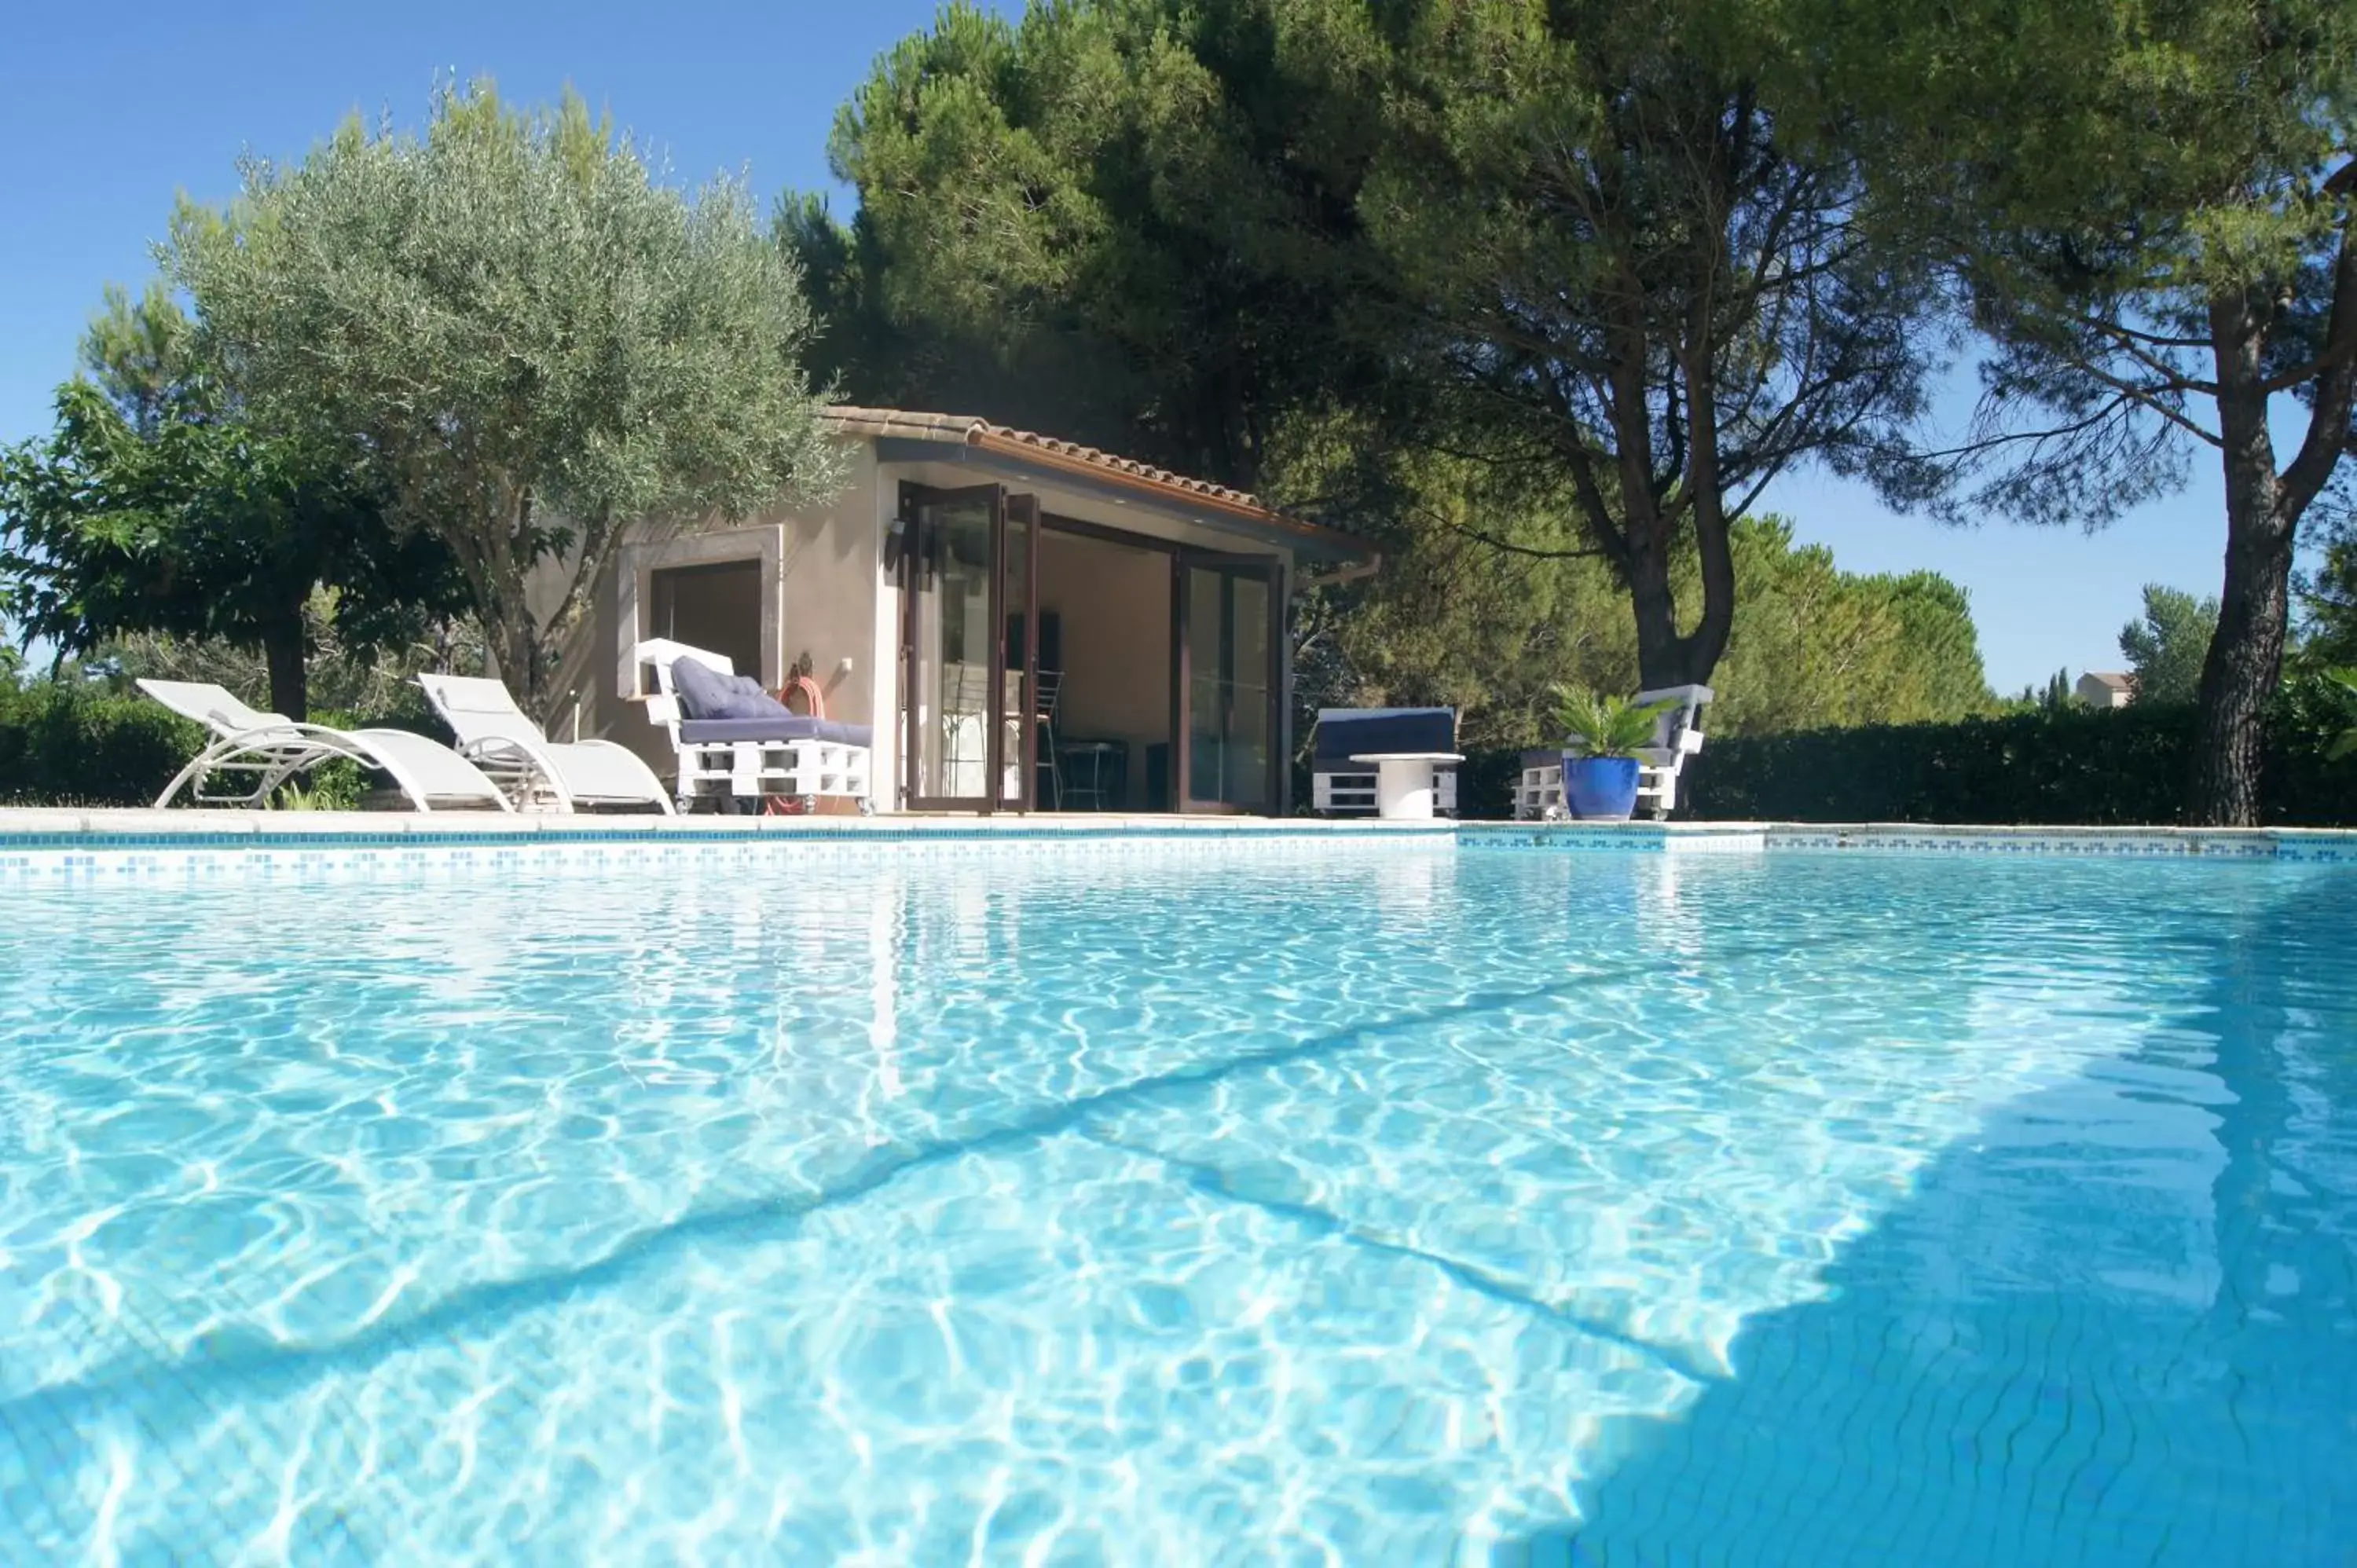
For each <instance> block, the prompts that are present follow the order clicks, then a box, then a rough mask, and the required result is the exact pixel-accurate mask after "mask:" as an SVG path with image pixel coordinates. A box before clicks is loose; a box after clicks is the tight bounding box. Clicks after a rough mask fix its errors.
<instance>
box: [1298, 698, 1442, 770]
mask: <svg viewBox="0 0 2357 1568" xmlns="http://www.w3.org/2000/svg"><path fill="white" fill-rule="evenodd" d="M1456 749H1457V711H1456V710H1455V709H1454V708H1339V709H1333V710H1329V712H1327V713H1323V714H1319V715H1318V746H1317V761H1316V765H1315V766H1316V767H1317V769H1318V771H1319V772H1321V773H1324V772H1332V771H1333V770H1335V769H1336V768H1343V769H1346V770H1347V769H1351V768H1360V767H1362V766H1363V765H1362V764H1358V763H1353V762H1352V761H1351V757H1354V756H1361V755H1367V754H1372V753H1375V752H1383V751H1455V750H1456Z"/></svg>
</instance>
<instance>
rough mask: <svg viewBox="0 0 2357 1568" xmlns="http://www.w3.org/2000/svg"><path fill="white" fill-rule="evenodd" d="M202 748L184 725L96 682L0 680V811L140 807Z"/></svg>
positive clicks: (192, 728)
mask: <svg viewBox="0 0 2357 1568" xmlns="http://www.w3.org/2000/svg"><path fill="white" fill-rule="evenodd" d="M204 743H205V736H204V732H203V731H201V730H199V728H198V727H197V726H196V725H192V724H190V723H188V721H187V720H186V719H183V718H181V717H179V716H178V715H177V714H172V713H169V712H167V711H166V710H165V709H164V708H161V707H159V706H157V705H156V703H152V702H150V701H148V700H147V699H146V698H145V697H137V696H117V695H115V694H114V693H112V692H110V691H109V690H108V689H107V688H106V687H105V686H104V685H103V684H102V683H100V682H81V681H33V682H27V683H26V684H24V685H21V686H19V685H16V684H15V683H14V682H7V681H5V680H0V804H6V805H16V806H145V805H147V804H148V803H150V802H151V801H153V800H155V799H156V793H157V792H158V791H159V790H161V789H163V788H164V786H165V785H167V784H168V783H170V782H171V781H172V775H174V774H175V773H178V771H179V770H180V769H181V768H184V767H186V766H187V764H188V758H189V757H194V756H195V755H196V754H197V752H198V751H199V750H200V749H201V748H202V747H203V746H204Z"/></svg>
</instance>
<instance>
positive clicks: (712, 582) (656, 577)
mask: <svg viewBox="0 0 2357 1568" xmlns="http://www.w3.org/2000/svg"><path fill="white" fill-rule="evenodd" d="M647 586H648V595H647V599H648V605H647V630H646V635H647V636H649V637H665V638H669V639H672V640H673V642H684V643H686V644H687V645H688V646H690V647H691V648H702V649H708V650H711V651H712V652H714V653H724V654H726V655H727V656H728V660H729V662H730V663H731V664H733V665H734V666H735V667H736V670H737V673H738V674H740V675H750V676H752V677H754V678H755V679H756V680H760V681H765V682H766V681H767V680H768V679H769V671H765V670H763V669H762V668H761V563H760V560H759V558H758V557H756V558H754V559H752V560H748V561H711V562H705V563H702V564H697V565H694V566H665V567H662V568H660V569H658V570H656V571H654V572H651V573H649V574H648V584H647Z"/></svg>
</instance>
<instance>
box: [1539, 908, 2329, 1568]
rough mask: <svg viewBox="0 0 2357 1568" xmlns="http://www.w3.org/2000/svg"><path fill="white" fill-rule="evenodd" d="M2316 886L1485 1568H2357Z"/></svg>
mask: <svg viewBox="0 0 2357 1568" xmlns="http://www.w3.org/2000/svg"><path fill="white" fill-rule="evenodd" d="M2321 897H2324V900H2325V903H2326V905H2327V906H2329V908H2330V918H2328V919H2325V920H2323V921H2322V922H2321V924H2320V926H2319V915H2321V914H2323V913H2324V911H2323V910H2321V909H2319V908H2313V907H2311V906H2310V901H2309V900H2306V899H2302V900H2299V901H2296V902H2293V903H2290V904H2287V905H2285V906H2280V907H2278V908H2276V909H2275V910H2273V911H2271V912H2269V913H2268V914H2266V915H2265V916H2262V917H2259V918H2257V919H2255V921H2254V922H2252V923H2251V925H2249V926H2246V927H2244V928H2243V929H2238V930H2235V931H2233V932H2223V931H2222V932H2221V933H2220V940H2219V944H2218V949H2217V954H2216V958H2215V961H2214V969H2213V972H2212V977H2211V980H2210V982H2209V984H2208V986H2207V992H2208V994H2209V996H2210V997H2211V998H2212V1003H2211V1004H2210V1005H2207V1006H2204V1007H2201V1008H2200V1009H2196V1010H2194V1011H2193V1013H2192V1015H2190V1016H2188V1017H2182V1018H2176V1019H2171V1020H2169V1021H2168V1024H2167V1025H2166V1026H2163V1027H2159V1028H2156V1029H2155V1030H2153V1031H2152V1032H2151V1033H2150V1034H2149V1035H2148V1036H2147V1039H2146V1041H2145V1043H2144V1045H2143V1046H2142V1047H2140V1048H2139V1049H2138V1050H2137V1051H2136V1053H2135V1054H2134V1055H2133V1056H2131V1057H2128V1058H2122V1059H2120V1060H2117V1061H2115V1062H2111V1063H2108V1064H2105V1066H2104V1068H2103V1069H2100V1070H2098V1071H2095V1072H2092V1073H2090V1074H2089V1075H2087V1076H2086V1077H2085V1078H2083V1079H2079V1080H2077V1081H2075V1082H2072V1083H2070V1084H2066V1085H2062V1086H2060V1087H2058V1088H2056V1089H2053V1090H2047V1091H2045V1092H2042V1093H2040V1094H2037V1095H2033V1096H2031V1097H2029V1098H2028V1099H2026V1100H2024V1101H2018V1102H2017V1103H2014V1104H2012V1105H2009V1106H2007V1107H2006V1108H2005V1109H2004V1110H2003V1111H2002V1112H1999V1113H1998V1114H1997V1115H1996V1117H1994V1118H1992V1119H1991V1121H1990V1122H1988V1123H1987V1124H1986V1125H1985V1126H1984V1128H1983V1129H1982V1131H1981V1133H1980V1135H1979V1136H1978V1137H1977V1138H1976V1139H1975V1140H1974V1141H1973V1142H1971V1143H1970V1144H1959V1145H1957V1146H1955V1147H1954V1148H1953V1149H1951V1150H1950V1151H1949V1152H1948V1153H1947V1154H1946V1155H1943V1157H1942V1158H1941V1159H1939V1160H1938V1161H1936V1162H1935V1163H1934V1164H1933V1165H1931V1166H1930V1167H1928V1168H1927V1169H1926V1170H1925V1172H1924V1173H1923V1176H1922V1177H1921V1180H1920V1181H1919V1183H1918V1185H1917V1187H1916V1190H1915V1192H1914V1194H1913V1196H1912V1197H1911V1198H1910V1201H1909V1202H1908V1203H1906V1204H1905V1205H1903V1206H1902V1207H1901V1208H1900V1209H1899V1210H1898V1211H1896V1212H1894V1213H1892V1214H1890V1215H1889V1216H1887V1217H1886V1218H1885V1219H1884V1220H1883V1221H1882V1222H1881V1223H1880V1224H1879V1225H1878V1226H1877V1228H1876V1229H1875V1230H1873V1231H1872V1232H1870V1233H1869V1234H1867V1235H1866V1236H1864V1237H1861V1238H1860V1239H1859V1240H1857V1241H1856V1242H1855V1243H1853V1244H1852V1245H1851V1246H1850V1247H1849V1248H1848V1249H1846V1251H1844V1253H1843V1254H1842V1255H1841V1256H1840V1258H1839V1259H1838V1260H1837V1261H1836V1262H1835V1265H1834V1267H1833V1268H1832V1269H1831V1271H1830V1272H1829V1273H1828V1276H1827V1280H1826V1283H1827V1285H1828V1287H1829V1291H1830V1294H1828V1295H1827V1296H1826V1297H1824V1298H1823V1299H1821V1300H1818V1301H1816V1302H1813V1303H1811V1304H1808V1305H1802V1306H1797V1307H1792V1308H1790V1309H1787V1310H1784V1311H1781V1312H1776V1313H1771V1314H1767V1315H1764V1316H1760V1317H1759V1318H1757V1319H1755V1320H1753V1321H1752V1322H1751V1323H1749V1325H1747V1326H1746V1328H1745V1330H1744V1332H1743V1333H1742V1334H1741V1336H1740V1337H1738V1340H1737V1342H1736V1344H1735V1347H1734V1355H1733V1360H1734V1364H1735V1367H1736V1371H1737V1375H1736V1376H1735V1378H1733V1379H1732V1380H1722V1381H1718V1382H1715V1383H1713V1384H1712V1385H1710V1386H1709V1387H1708V1389H1707V1390H1706V1392H1705V1393H1704V1395H1703V1397H1702V1398H1701V1399H1700V1400H1699V1401H1698V1402H1696V1404H1695V1406H1694V1407H1692V1408H1691V1409H1690V1410H1689V1411H1688V1412H1686V1413H1685V1414H1684V1417H1683V1418H1682V1419H1680V1420H1678V1421H1677V1422H1675V1423H1670V1424H1665V1425H1659V1426H1655V1425H1651V1424H1648V1425H1646V1426H1644V1427H1642V1428H1640V1429H1635V1430H1632V1431H1631V1432H1630V1433H1629V1434H1627V1438H1626V1440H1627V1443H1628V1452H1627V1453H1626V1454H1625V1455H1623V1456H1622V1458H1621V1461H1620V1464H1619V1465H1618V1466H1617V1467H1616V1468H1614V1469H1612V1470H1610V1471H1609V1472H1608V1473H1607V1474H1605V1475H1604V1477H1602V1478H1601V1479H1600V1480H1599V1481H1598V1483H1597V1484H1596V1486H1595V1487H1594V1488H1593V1490H1592V1492H1591V1493H1590V1495H1589V1497H1588V1498H1587V1503H1588V1507H1587V1515H1588V1517H1587V1520H1586V1521H1585V1522H1584V1523H1582V1524H1581V1525H1579V1526H1577V1527H1575V1528H1572V1529H1568V1530H1562V1531H1554V1532H1548V1533H1545V1534H1543V1535H1541V1536H1538V1537H1536V1538H1534V1539H1531V1540H1527V1541H1519V1542H1515V1543H1513V1544H1512V1545H1509V1546H1507V1547H1505V1548H1503V1549H1501V1551H1499V1552H1498V1553H1497V1554H1496V1556H1495V1558H1494V1561H1495V1562H1496V1563H1498V1564H1501V1568H1502V1565H1506V1564H1515V1565H1521V1564H1528V1565H1530V1568H1552V1565H1557V1564H1562V1565H1571V1564H1577V1565H1580V1568H1626V1565H1629V1564H1678V1565H1684V1564H1722V1565H1725V1568H1765V1565H1768V1564H1793V1565H1806V1568H1830V1565H1836V1564H1850V1563H1858V1564H1865V1563H1875V1564H1881V1563H1904V1564H1910V1565H1913V1564H1925V1565H1945V1564H1955V1565H1958V1568H1963V1565H1966V1564H1971V1565H1975V1568H1978V1565H1981V1564H2000V1563H2001V1564H2007V1565H2008V1568H2010V1565H2017V1564H2042V1563H2056V1564H2060V1563H2073V1564H2081V1563H2083V1564H2091V1565H2101V1568H2110V1565H2112V1564H2125V1563H2188V1564H2195V1563H2198V1564H2201V1565H2202V1568H2221V1565H2223V1564H2233V1563H2254V1564H2258V1563H2264V1564H2267V1565H2269V1568H2290V1565H2295V1564H2298V1565H2306V1564H2317V1565H2324V1564H2331V1565H2333V1568H2348V1565H2351V1564H2357V1014H2352V1011H2351V1009H2350V1005H2349V1002H2348V999H2347V996H2346V993H2345V992H2344V993H2341V995H2340V996H2338V997H2335V996H2333V995H2331V994H2330V993H2329V991H2328V989H2327V987H2325V986H2324V985H2321V984H2318V983H2313V982H2304V981H2303V980H2302V978H2301V975H2302V968H2301V964H2300V960H2301V959H2302V958H2303V957H2305V958H2306V960H2307V961H2308V963H2309V966H2310V967H2309V969H2308V970H2307V972H2308V973H2309V974H2314V973H2317V972H2319V969H2318V968H2317V967H2316V966H2319V965H2323V966H2330V965H2331V964H2332V963H2334V962H2335V958H2334V955H2332V954H2330V951H2329V947H2330V937H2329V933H2330V932H2331V931H2333V930H2335V929H2339V930H2340V931H2341V933H2342V936H2341V940H2346V936H2345V933H2346V931H2347V930H2348V929H2350V927H2349V924H2348V921H2349V919H2350V916H2351V903H2350V900H2349V899H2348V898H2347V897H2346V895H2345V893H2343V894H2341V895H2340V896H2338V897H2334V896H2331V894H2330V890H2326V892H2325V894H2323V895H2321ZM2253 938H2257V939H2260V940H2258V941H2255V940H2252V939H2253ZM2262 942H2266V943H2275V944H2287V945H2276V946H2266V947H2263V946H2262V945H2261V944H2262ZM2339 962H2340V963H2341V964H2345V963H2346V959H2345V958H2342V959H2340V960H2339ZM2326 972H2329V970H2327V971H2326Z"/></svg>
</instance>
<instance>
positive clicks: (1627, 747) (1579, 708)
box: [1554, 686, 1678, 757]
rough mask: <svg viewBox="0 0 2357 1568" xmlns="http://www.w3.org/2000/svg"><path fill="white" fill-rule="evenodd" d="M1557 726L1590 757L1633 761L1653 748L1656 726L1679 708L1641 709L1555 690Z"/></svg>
mask: <svg viewBox="0 0 2357 1568" xmlns="http://www.w3.org/2000/svg"><path fill="white" fill-rule="evenodd" d="M1554 692H1555V722H1556V724H1558V725H1561V726H1562V729H1563V732H1564V734H1565V735H1566V736H1568V737H1569V738H1570V740H1571V741H1572V743H1573V744H1575V745H1577V746H1578V747H1579V748H1580V750H1581V751H1583V752H1585V753H1586V754H1587V756H1589V757H1633V756H1635V755H1636V752H1637V748H1638V747H1639V746H1646V745H1650V744H1651V743H1652V738H1653V726H1654V725H1656V724H1657V723H1659V722H1660V720H1661V716H1662V715H1663V714H1666V713H1668V712H1669V711H1670V710H1671V709H1672V708H1674V707H1676V706H1677V705H1678V704H1677V703H1676V702H1674V701H1669V702H1660V703H1645V704H1644V705H1642V706H1639V705H1638V704H1636V703H1631V702H1630V701H1628V700H1627V699H1626V698H1623V697H1615V696H1610V695H1609V694H1607V693H1600V692H1588V691H1583V690H1581V689H1580V688H1579V687H1577V686H1556V687H1555V688H1554Z"/></svg>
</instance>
